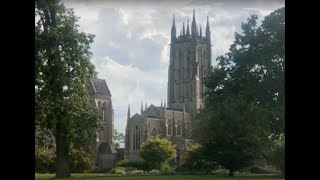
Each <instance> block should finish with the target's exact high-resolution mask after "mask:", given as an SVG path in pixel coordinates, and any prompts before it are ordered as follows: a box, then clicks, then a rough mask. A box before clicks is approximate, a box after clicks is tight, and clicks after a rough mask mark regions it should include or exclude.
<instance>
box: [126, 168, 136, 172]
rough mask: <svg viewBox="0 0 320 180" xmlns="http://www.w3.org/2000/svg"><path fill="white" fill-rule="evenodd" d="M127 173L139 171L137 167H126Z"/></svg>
mask: <svg viewBox="0 0 320 180" xmlns="http://www.w3.org/2000/svg"><path fill="white" fill-rule="evenodd" d="M125 169H126V172H127V173H128V172H131V171H134V170H138V168H135V167H126V168H125Z"/></svg>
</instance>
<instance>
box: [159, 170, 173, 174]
mask: <svg viewBox="0 0 320 180" xmlns="http://www.w3.org/2000/svg"><path fill="white" fill-rule="evenodd" d="M175 174H176V172H174V171H173V170H171V171H161V175H175Z"/></svg>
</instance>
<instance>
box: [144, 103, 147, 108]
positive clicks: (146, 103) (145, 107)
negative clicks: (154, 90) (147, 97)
mask: <svg viewBox="0 0 320 180" xmlns="http://www.w3.org/2000/svg"><path fill="white" fill-rule="evenodd" d="M144 110H147V102H146V107H145V108H144Z"/></svg>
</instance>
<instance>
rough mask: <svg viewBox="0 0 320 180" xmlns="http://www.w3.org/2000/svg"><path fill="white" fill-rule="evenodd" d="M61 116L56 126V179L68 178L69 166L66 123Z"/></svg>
mask: <svg viewBox="0 0 320 180" xmlns="http://www.w3.org/2000/svg"><path fill="white" fill-rule="evenodd" d="M64 121H65V120H64V119H63V118H61V116H58V118H57V124H56V134H55V137H56V154H57V162H56V178H66V177H70V175H71V173H70V164H69V143H68V139H67V129H66V123H64Z"/></svg>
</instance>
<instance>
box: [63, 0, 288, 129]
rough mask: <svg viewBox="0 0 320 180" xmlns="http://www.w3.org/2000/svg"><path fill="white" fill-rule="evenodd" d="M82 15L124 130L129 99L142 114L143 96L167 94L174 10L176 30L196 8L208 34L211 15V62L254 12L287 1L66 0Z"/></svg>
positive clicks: (263, 12) (260, 13)
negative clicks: (92, 36) (93, 39)
mask: <svg viewBox="0 0 320 180" xmlns="http://www.w3.org/2000/svg"><path fill="white" fill-rule="evenodd" d="M64 3H65V5H66V7H67V8H74V11H75V14H76V15H77V16H80V17H81V19H80V21H79V24H80V28H79V30H81V31H84V32H87V33H92V34H95V35H96V38H95V42H94V43H93V44H92V46H91V51H92V53H93V58H92V62H93V63H94V64H95V66H96V69H97V71H98V72H99V77H100V78H103V79H106V82H107V84H108V86H109V88H110V91H111V93H112V100H113V105H114V111H115V112H114V115H115V119H114V120H115V122H114V123H115V128H116V129H117V130H118V131H120V132H122V133H124V130H125V126H126V120H127V108H128V104H129V103H130V104H131V115H133V114H135V113H140V108H141V101H144V103H145V102H146V101H147V102H148V105H150V104H151V103H153V104H155V105H160V101H161V99H166V97H167V80H168V75H167V72H168V62H169V55H170V45H169V44H170V30H171V25H172V18H173V14H175V19H176V27H177V35H179V33H180V30H181V29H182V23H183V22H185V25H186V23H187V20H189V21H190V22H189V23H190V24H189V25H191V20H192V11H193V9H195V11H196V21H197V25H198V27H200V25H201V26H202V34H203V35H204V34H205V27H206V24H207V16H209V23H210V29H211V39H212V45H213V47H212V52H213V55H212V62H213V63H212V64H213V65H215V64H217V62H216V61H215V59H216V58H217V57H218V56H220V55H223V54H225V53H226V52H227V51H228V49H229V46H230V45H231V43H232V42H233V40H234V33H235V32H242V30H241V23H242V22H246V19H247V18H248V17H249V16H250V15H251V14H257V15H258V16H259V20H260V21H261V20H262V19H263V16H265V15H268V14H269V13H270V12H272V11H274V10H276V9H278V8H280V7H283V6H284V1H282V0H277V1H276V0H274V1H261V0H258V1H244V2H243V1H241V3H240V2H239V1H222V0H220V1H218V0H215V1H213V0H200V1H198V0H197V1H195V0H186V1H169V0H166V1H148V2H147V1H88V0H64Z"/></svg>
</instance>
